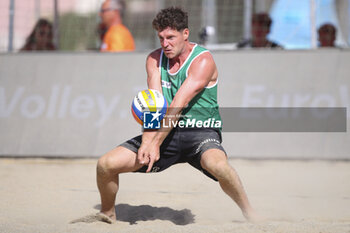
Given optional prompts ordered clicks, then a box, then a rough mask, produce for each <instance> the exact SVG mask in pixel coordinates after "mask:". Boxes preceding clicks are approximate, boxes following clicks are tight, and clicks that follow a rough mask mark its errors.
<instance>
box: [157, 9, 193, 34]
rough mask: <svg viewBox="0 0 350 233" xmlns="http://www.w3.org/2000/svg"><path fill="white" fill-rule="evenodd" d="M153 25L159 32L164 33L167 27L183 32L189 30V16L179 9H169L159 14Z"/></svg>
mask: <svg viewBox="0 0 350 233" xmlns="http://www.w3.org/2000/svg"><path fill="white" fill-rule="evenodd" d="M152 25H153V28H154V29H155V30H157V31H163V30H164V29H166V28H167V27H170V28H171V29H176V30H178V31H181V30H183V29H185V28H188V15H187V12H185V11H183V10H182V9H181V8H179V7H169V8H166V9H163V10H161V11H160V12H159V13H158V14H157V16H156V17H155V18H154V20H153V22H152Z"/></svg>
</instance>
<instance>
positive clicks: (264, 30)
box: [237, 13, 282, 48]
mask: <svg viewBox="0 0 350 233" xmlns="http://www.w3.org/2000/svg"><path fill="white" fill-rule="evenodd" d="M271 24H272V20H271V18H270V16H269V15H268V14H266V13H257V14H254V15H253V17H252V31H251V33H252V39H250V40H244V41H242V42H239V43H238V44H237V48H245V47H251V48H282V46H281V45H279V44H277V43H275V42H273V41H270V40H268V39H267V35H268V34H269V33H270V27H271Z"/></svg>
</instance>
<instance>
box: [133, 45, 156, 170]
mask: <svg viewBox="0 0 350 233" xmlns="http://www.w3.org/2000/svg"><path fill="white" fill-rule="evenodd" d="M160 53H161V49H157V50H155V51H153V52H152V53H150V54H149V55H148V57H147V59H146V72H147V86H148V88H149V89H154V90H158V91H160V92H162V86H161V78H160V73H159V62H160V61H159V57H160ZM155 134H156V131H155V130H144V132H143V134H142V145H141V147H140V149H139V150H138V154H137V159H138V162H139V163H140V164H145V165H147V164H148V163H149V158H148V156H146V154H145V153H144V151H145V149H146V147H147V146H148V145H149V144H150V143H151V142H152V140H153V138H154V136H155Z"/></svg>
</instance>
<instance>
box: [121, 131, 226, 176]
mask: <svg viewBox="0 0 350 233" xmlns="http://www.w3.org/2000/svg"><path fill="white" fill-rule="evenodd" d="M141 141H142V135H139V136H137V137H134V138H132V139H130V140H128V141H126V142H124V143H122V144H121V145H120V146H123V147H125V148H127V149H129V150H131V151H133V152H135V153H137V151H138V149H139V148H140V146H141ZM221 142H222V139H221V132H220V131H219V130H216V129H209V128H192V129H191V128H174V129H173V130H172V131H171V132H170V133H169V135H168V136H167V137H166V139H165V140H164V142H163V143H162V145H161V146H160V159H159V160H158V161H157V162H155V163H154V165H153V167H152V170H151V171H152V172H161V171H164V170H165V169H167V168H168V167H170V166H172V165H174V164H177V163H189V164H191V165H192V166H193V167H195V168H197V169H198V170H200V171H202V172H203V173H204V174H205V175H207V176H208V177H210V178H212V179H213V180H215V181H217V179H216V178H215V177H214V176H213V175H211V174H210V173H209V172H207V171H206V170H204V169H203V168H202V166H201V163H200V160H201V156H202V154H203V153H204V152H205V151H206V150H208V149H219V150H222V151H223V152H224V153H225V154H226V152H225V150H224V148H223V147H222V145H221ZM147 168H148V166H147V165H145V166H143V167H142V168H140V169H139V170H137V171H136V172H146V170H147Z"/></svg>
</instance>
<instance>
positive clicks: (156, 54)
mask: <svg viewBox="0 0 350 233" xmlns="http://www.w3.org/2000/svg"><path fill="white" fill-rule="evenodd" d="M161 53H162V49H161V48H159V49H156V50H153V51H152V52H150V53H149V54H148V56H147V62H156V63H158V62H159V60H160V55H161Z"/></svg>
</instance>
